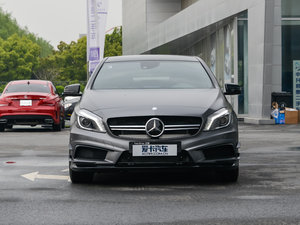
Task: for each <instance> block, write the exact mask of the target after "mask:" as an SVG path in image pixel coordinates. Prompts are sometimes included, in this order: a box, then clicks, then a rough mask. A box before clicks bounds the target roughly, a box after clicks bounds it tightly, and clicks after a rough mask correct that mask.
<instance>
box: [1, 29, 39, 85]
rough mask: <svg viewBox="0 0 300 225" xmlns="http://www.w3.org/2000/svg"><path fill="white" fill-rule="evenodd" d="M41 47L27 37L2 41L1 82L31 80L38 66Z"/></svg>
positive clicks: (13, 37) (13, 36)
mask: <svg viewBox="0 0 300 225" xmlns="http://www.w3.org/2000/svg"><path fill="white" fill-rule="evenodd" d="M39 55H40V46H39V45H38V44H36V43H34V42H32V41H31V40H30V39H28V38H27V37H25V36H23V37H19V36H18V35H17V34H14V35H12V36H11V37H9V38H8V39H7V40H3V39H0V80H1V81H10V80H20V79H30V78H31V77H32V76H33V72H32V71H33V69H34V68H35V67H36V66H37V65H38V58H39Z"/></svg>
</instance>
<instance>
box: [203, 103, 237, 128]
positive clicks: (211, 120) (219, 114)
mask: <svg viewBox="0 0 300 225" xmlns="http://www.w3.org/2000/svg"><path fill="white" fill-rule="evenodd" d="M231 117H232V110H231V109H226V108H222V109H220V110H218V111H216V112H215V113H213V114H211V115H210V116H208V118H207V122H206V125H205V127H204V131H209V130H217V129H221V128H224V127H227V126H228V125H229V124H230V122H231Z"/></svg>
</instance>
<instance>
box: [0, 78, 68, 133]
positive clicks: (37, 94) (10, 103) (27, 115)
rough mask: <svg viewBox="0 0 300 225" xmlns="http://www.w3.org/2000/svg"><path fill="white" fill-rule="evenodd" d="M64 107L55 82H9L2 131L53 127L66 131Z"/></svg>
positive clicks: (0, 105)
mask: <svg viewBox="0 0 300 225" xmlns="http://www.w3.org/2000/svg"><path fill="white" fill-rule="evenodd" d="M64 121H65V120H64V107H63V104H62V99H61V98H60V97H59V95H58V94H57V93H56V89H55V87H54V85H53V84H52V82H51V81H44V80H18V81H11V82H9V83H8V84H7V85H6V87H5V89H4V91H3V93H2V95H1V97H0V131H4V130H5V128H12V126H13V125H31V126H35V125H38V124H41V125H52V127H53V130H55V131H60V130H61V129H62V128H64V125H65V122H64Z"/></svg>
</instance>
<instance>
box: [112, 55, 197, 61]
mask: <svg viewBox="0 0 300 225" xmlns="http://www.w3.org/2000/svg"><path fill="white" fill-rule="evenodd" d="M146 60H154V61H156V60H157V61H190V62H197V61H198V62H199V59H198V58H197V57H195V56H182V55H124V56H113V57H108V58H107V59H106V62H125V61H146Z"/></svg>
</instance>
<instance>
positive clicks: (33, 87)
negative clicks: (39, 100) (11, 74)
mask: <svg viewBox="0 0 300 225" xmlns="http://www.w3.org/2000/svg"><path fill="white" fill-rule="evenodd" d="M15 92H42V93H50V89H49V86H48V85H47V84H11V85H9V86H8V87H7V89H6V91H5V93H15Z"/></svg>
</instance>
